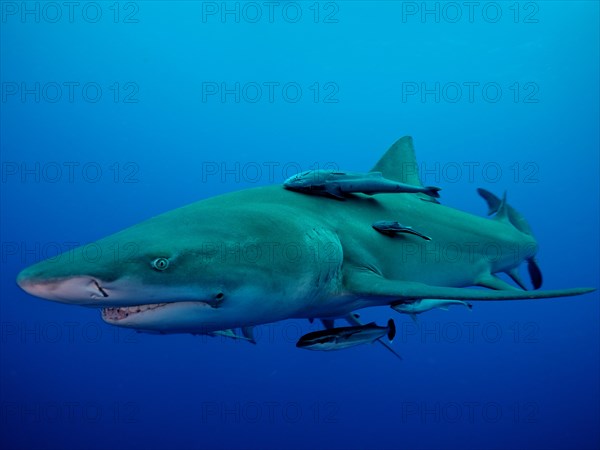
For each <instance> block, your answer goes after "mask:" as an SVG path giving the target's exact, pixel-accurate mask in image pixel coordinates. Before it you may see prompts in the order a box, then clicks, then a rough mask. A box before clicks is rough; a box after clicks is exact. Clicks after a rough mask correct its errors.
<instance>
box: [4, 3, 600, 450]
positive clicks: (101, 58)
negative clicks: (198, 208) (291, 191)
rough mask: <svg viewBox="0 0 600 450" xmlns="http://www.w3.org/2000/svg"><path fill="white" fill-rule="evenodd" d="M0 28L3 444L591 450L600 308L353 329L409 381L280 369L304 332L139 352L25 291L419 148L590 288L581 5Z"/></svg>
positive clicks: (35, 18) (297, 358)
mask: <svg viewBox="0 0 600 450" xmlns="http://www.w3.org/2000/svg"><path fill="white" fill-rule="evenodd" d="M1 8H2V11H1V12H2V17H1V22H0V52H1V56H0V62H1V66H0V79H1V87H2V92H1V95H2V99H1V104H0V106H1V110H0V111H1V118H0V133H1V134H0V139H1V141H0V149H1V162H2V184H1V211H2V212H1V217H2V224H1V244H2V251H1V277H2V278H1V283H0V319H1V328H0V408H1V409H0V430H1V433H0V447H1V448H3V449H109V448H111V449H213V448H215V449H216V448H222V449H238V448H242V449H266V448H269V449H281V448H290V449H308V448H318V449H325V448H339V449H366V448H368V449H396V448H406V449H441V448H444V449H446V448H448V449H450V448H457V449H466V448H472V449H523V448H528V449H544V450H545V449H575V448H577V449H595V448H599V446H600V428H599V422H600V405H599V402H600V400H599V398H600V397H599V378H600V377H599V355H600V342H599V337H600V336H599V331H598V328H599V327H598V324H599V317H600V316H599V303H598V293H597V292H595V293H593V294H589V295H586V296H584V297H577V298H564V299H552V300H543V301H529V302H525V301H524V302H485V303H481V302H480V303H476V304H475V305H474V308H473V311H472V312H469V311H468V310H466V309H462V308H451V309H450V310H449V311H441V310H435V311H431V312H428V313H426V314H424V315H423V316H422V317H421V318H420V320H419V322H418V323H417V324H415V323H413V322H412V321H411V320H410V318H408V317H404V316H401V315H398V314H397V313H394V312H393V311H391V310H389V309H387V308H379V309H373V310H364V311H361V315H362V317H363V318H364V319H365V320H375V321H377V322H378V323H383V322H384V321H386V320H387V319H388V318H389V317H394V318H395V320H396V324H397V327H398V335H397V337H396V339H395V341H394V348H395V349H396V350H397V351H398V352H400V353H401V354H402V356H403V358H404V359H403V360H402V361H398V360H397V359H396V358H394V357H393V356H392V355H391V354H389V353H388V352H386V351H385V350H384V349H383V348H381V346H378V345H373V346H361V347H356V348H352V349H348V350H345V351H340V352H308V351H303V350H299V349H296V348H295V342H296V340H297V339H298V337H299V336H300V334H303V333H305V332H307V331H310V330H313V329H316V327H317V324H316V323H315V324H313V325H311V324H309V323H308V322H307V321H299V320H296V321H287V322H283V323H278V324H272V325H265V326H262V327H259V328H258V329H257V331H256V332H257V341H258V344H257V345H256V346H253V345H251V344H248V343H246V342H241V341H232V340H227V339H225V338H208V337H201V336H191V335H169V336H156V335H147V334H136V333H132V332H130V331H128V330H123V329H119V328H114V327H111V326H109V325H107V324H105V323H104V322H103V321H102V320H101V318H100V314H99V312H98V311H97V310H95V309H86V308H81V307H76V306H70V305H63V304H58V303H53V302H48V301H43V300H39V299H36V298H34V297H32V296H30V295H28V294H26V293H24V292H23V291H21V290H20V289H19V288H18V286H17V285H16V284H15V281H14V280H15V277H16V275H17V273H18V272H19V271H20V270H22V269H23V268H24V267H26V266H28V265H30V264H33V263H35V262H37V261H39V260H42V259H45V258H48V257H52V256H54V255H56V254H57V253H58V252H60V251H65V250H68V249H69V248H72V247H73V246H74V245H82V244H86V243H89V242H93V241H95V240H97V239H99V238H101V237H104V236H106V235H108V234H111V233H113V232H116V231H118V230H121V229H123V228H125V227H128V226H131V225H134V224H136V223H138V222H141V221H142V220H144V219H147V218H149V217H152V216H154V215H156V214H159V213H161V212H165V211H168V210H170V209H173V208H176V207H179V206H182V205H185V204H188V203H191V202H194V201H197V200H202V199H205V198H208V197H211V196H214V195H217V194H221V193H225V192H231V191H236V190H240V189H246V188H252V187H255V186H262V185H268V184H273V183H281V182H282V181H283V180H284V179H285V178H286V177H287V176H289V175H292V174H293V173H295V172H297V171H298V170H307V169H310V168H315V167H339V168H341V169H344V170H355V171H367V170H369V169H370V168H371V167H372V166H373V165H374V164H375V162H376V161H377V160H378V158H379V157H380V156H381V155H382V154H383V152H384V151H385V150H386V149H387V148H388V147H389V146H390V145H391V144H392V143H393V142H394V141H395V140H396V139H397V138H399V137H401V136H403V135H411V136H413V137H414V140H415V146H416V151H417V158H418V160H419V162H420V164H421V170H422V174H421V176H422V179H423V181H424V182H425V184H434V185H439V186H440V187H442V188H443V191H442V194H443V196H442V202H443V203H444V204H445V205H450V206H454V207H456V208H459V209H462V210H465V211H469V212H472V213H474V214H478V215H484V214H485V212H486V207H485V205H484V203H483V202H482V200H481V199H480V198H478V196H477V194H476V192H475V189H476V188H477V187H485V188H486V189H489V190H491V191H493V192H495V193H497V194H501V193H502V192H503V191H504V190H506V191H508V199H509V202H510V203H511V204H512V205H514V206H515V207H516V208H517V209H518V210H519V211H521V212H523V214H524V215H525V216H526V218H527V220H528V221H529V223H530V224H531V226H532V228H533V229H534V231H535V234H536V237H537V239H538V241H539V243H540V252H539V255H538V261H539V264H540V266H541V268H542V271H543V273H544V280H545V283H544V288H547V289H551V288H556V289H557V288H566V287H575V286H590V285H591V286H595V287H598V274H599V265H598V254H599V251H598V250H599V241H598V229H599V210H598V205H599V198H598V197H599V189H598V179H599V178H598V176H599V156H598V155H599V153H598V149H599V144H600V143H599V125H598V124H599V122H600V120H599V119H600V117H599V90H598V86H599V25H598V24H599V20H598V19H599V10H598V3H597V2H589V1H582V2H560V1H552V2H550V1H539V2H487V3H484V2H471V3H469V2H392V1H382V2H361V1H338V2H313V1H309V2H195V1H180V2H163V1H139V2H112V1H111V2H74V3H68V2H65V3H62V2H11V1H2V2H1ZM91 251H93V248H92V249H91ZM523 274H524V275H525V270H524V269H523Z"/></svg>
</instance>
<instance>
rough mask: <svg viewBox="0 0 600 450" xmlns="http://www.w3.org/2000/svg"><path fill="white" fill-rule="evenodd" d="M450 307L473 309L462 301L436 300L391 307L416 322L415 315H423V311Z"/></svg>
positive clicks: (418, 301)
mask: <svg viewBox="0 0 600 450" xmlns="http://www.w3.org/2000/svg"><path fill="white" fill-rule="evenodd" d="M450 305H463V306H466V307H467V308H469V309H473V305H471V304H470V303H467V302H465V301H462V300H436V299H422V300H415V301H414V302H407V303H398V304H396V305H392V309H393V310H394V311H398V312H399V313H403V314H408V315H410V317H411V318H412V319H413V320H415V321H416V319H417V316H416V315H417V314H421V313H424V312H425V311H431V310H432V309H435V308H440V309H443V310H447V309H448V306H450Z"/></svg>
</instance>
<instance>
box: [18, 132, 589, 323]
mask: <svg viewBox="0 0 600 450" xmlns="http://www.w3.org/2000/svg"><path fill="white" fill-rule="evenodd" d="M416 169H417V163H416V159H415V153H414V148H413V141H412V138H410V137H404V138H402V139H400V140H398V141H397V142H396V143H395V144H393V145H392V147H391V148H390V149H389V150H388V151H387V152H386V153H385V154H384V156H383V157H382V158H381V159H380V160H379V162H377V164H376V165H375V166H374V167H373V168H372V169H371V172H379V173H381V176H382V177H385V179H386V180H393V181H396V182H398V183H403V184H406V185H410V186H422V184H421V181H420V179H419V175H418V173H417V170H416ZM369 194H370V195H365V194H361V193H356V194H348V196H347V197H346V201H336V200H334V199H331V198H328V197H326V196H322V195H308V194H306V193H303V192H296V191H293V190H289V189H284V188H283V186H281V185H272V186H266V187H258V188H252V189H246V190H241V191H237V192H233V193H228V194H224V195H220V196H216V197H212V198H209V199H205V200H201V201H198V202H196V203H193V204H190V205H188V206H184V207H181V208H178V209H175V210H172V211H169V212H166V213H164V214H162V215H159V216H156V217H153V218H151V219H149V220H146V221H144V222H141V223H139V224H137V225H134V226H132V227H130V228H127V229H125V230H123V231H120V232H118V233H116V234H113V235H110V236H108V237H106V238H103V239H101V240H99V241H97V242H95V243H94V248H95V249H96V252H97V253H98V256H97V257H95V258H93V259H91V258H89V257H86V255H87V254H88V253H89V252H86V251H85V246H84V247H81V248H77V249H72V250H70V251H69V252H66V253H63V254H62V255H60V256H59V257H55V258H52V259H50V260H45V261H41V262H39V263H37V264H35V265H32V266H30V267H28V268H25V269H24V270H23V271H22V272H21V273H19V275H18V277H17V283H18V285H19V286H20V287H21V288H22V289H24V290H25V291H26V292H28V293H29V294H32V295H34V296H38V297H41V298H44V299H48V300H53V301H58V302H63V303H70V304H76V305H83V306H88V307H94V308H101V309H102V318H103V319H104V320H105V321H106V322H108V323H110V324H112V325H117V326H122V327H129V328H134V329H137V330H140V331H147V332H156V333H194V334H197V333H206V334H209V333H214V332H218V331H221V330H226V331H225V332H226V333H227V334H228V333H229V330H232V329H236V328H245V329H248V327H252V326H254V325H260V324H266V323H271V322H276V321H280V320H284V319H290V318H307V319H311V318H320V319H326V320H331V319H335V318H343V317H348V316H349V315H350V314H351V313H352V312H353V311H356V310H359V309H361V308H366V307H374V306H391V305H395V304H398V303H406V302H411V301H416V300H420V299H454V300H465V301H466V300H468V301H478V300H481V301H494V300H520V299H532V300H533V299H544V298H550V297H564V296H575V295H580V294H585V293H588V292H591V291H593V290H594V289H592V288H571V289H561V290H547V291H538V290H523V289H521V288H518V287H515V286H512V285H510V284H509V283H507V282H505V281H503V280H502V279H501V278H499V277H498V276H497V274H499V273H502V272H504V273H509V274H512V275H513V276H515V277H516V276H517V272H516V271H517V268H518V267H519V265H520V264H521V263H522V262H524V261H529V262H531V261H535V259H534V258H535V255H536V253H537V251H538V244H537V242H536V240H535V238H534V236H533V235H532V234H531V232H530V230H529V229H528V228H527V227H522V226H519V220H520V219H521V216H520V215H518V213H517V212H516V210H514V208H513V209H511V210H510V214H508V213H507V209H508V208H507V207H506V202H505V201H502V200H498V201H496V200H494V198H496V197H494V198H492V197H489V196H488V203H490V202H491V203H493V205H492V206H493V207H494V211H495V212H496V215H495V217H494V218H491V219H490V218H487V217H479V216H475V215H472V214H468V213H465V212H462V211H459V210H456V209H453V208H450V207H448V206H445V205H443V204H439V203H437V202H435V201H431V197H430V196H428V195H426V194H424V193H422V192H414V193H374V192H370V193H369ZM490 199H491V200H490ZM498 202H500V203H498ZM502 205H505V206H502ZM511 217H513V220H512V221H511ZM517 219H519V220H517ZM378 221H401V222H402V223H403V224H406V226H410V227H412V228H414V229H416V230H419V232H420V233H423V234H424V235H426V236H427V237H429V238H430V240H425V239H422V238H421V237H419V236H414V235H411V234H407V233H401V234H396V235H393V236H390V235H386V234H382V233H380V232H378V231H376V230H374V229H373V227H372V224H373V223H375V222H378ZM535 267H536V269H537V266H535ZM536 273H537V272H536ZM535 284H537V285H539V284H541V273H540V274H539V279H536V283H535ZM472 286H480V287H484V288H487V289H477V288H475V289H473V288H470V287H472ZM536 287H537V286H536Z"/></svg>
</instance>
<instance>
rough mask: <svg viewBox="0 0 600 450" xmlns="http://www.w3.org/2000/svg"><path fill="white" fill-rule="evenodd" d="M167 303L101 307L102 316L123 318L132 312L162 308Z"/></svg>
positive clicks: (132, 313) (115, 318)
mask: <svg viewBox="0 0 600 450" xmlns="http://www.w3.org/2000/svg"><path fill="white" fill-rule="evenodd" d="M166 305H168V303H153V304H150V305H137V306H123V307H118V308H102V317H103V318H104V319H109V320H123V319H125V318H127V317H129V316H132V315H134V314H139V313H142V312H146V311H152V310H153V309H157V308H162V307H164V306H166Z"/></svg>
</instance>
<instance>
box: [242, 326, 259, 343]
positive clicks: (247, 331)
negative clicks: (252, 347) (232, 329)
mask: <svg viewBox="0 0 600 450" xmlns="http://www.w3.org/2000/svg"><path fill="white" fill-rule="evenodd" d="M242 336H244V337H245V338H246V339H247V340H248V342H250V343H251V344H256V339H254V327H242Z"/></svg>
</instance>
